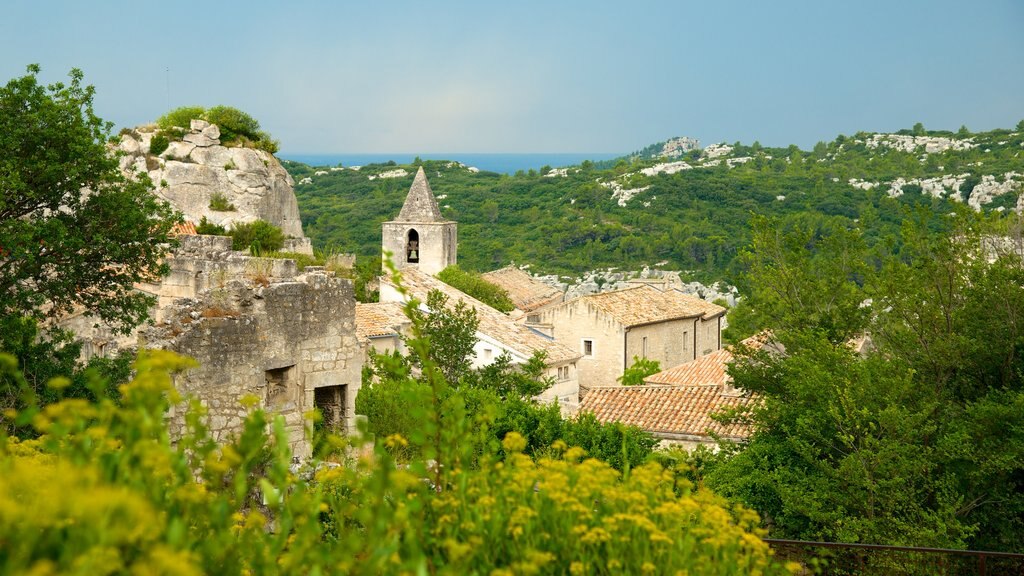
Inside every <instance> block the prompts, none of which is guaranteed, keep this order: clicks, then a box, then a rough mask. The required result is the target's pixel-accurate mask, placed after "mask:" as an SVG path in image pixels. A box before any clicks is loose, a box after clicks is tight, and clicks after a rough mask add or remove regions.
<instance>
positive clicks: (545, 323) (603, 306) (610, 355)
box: [532, 286, 725, 396]
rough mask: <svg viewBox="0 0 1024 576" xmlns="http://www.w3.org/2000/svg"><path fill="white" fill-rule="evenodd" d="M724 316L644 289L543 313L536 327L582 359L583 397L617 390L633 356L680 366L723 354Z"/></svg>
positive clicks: (705, 305)
mask: <svg viewBox="0 0 1024 576" xmlns="http://www.w3.org/2000/svg"><path fill="white" fill-rule="evenodd" d="M724 313H725V309H724V308H721V307H720V306H717V305H715V304H711V303H709V302H705V301H703V300H700V299H699V298H694V297H692V296H687V295H685V294H682V293H681V292H677V291H674V290H673V291H666V292H660V291H658V290H657V289H655V288H652V287H650V286H640V287H638V288H631V289H628V290H621V291H619V292H609V293H605V294H595V295H592V296H585V297H583V298H577V299H575V300H572V301H569V302H565V303H562V304H558V305H554V306H550V307H547V308H544V309H541V310H539V311H537V312H535V314H536V315H537V320H538V321H537V323H536V324H533V325H532V326H533V327H534V328H536V329H538V330H544V331H545V332H546V333H548V334H549V335H550V336H551V337H553V338H554V339H555V340H556V341H557V342H559V343H561V344H564V345H565V346H568V347H570V348H572V349H574V350H576V351H577V352H579V353H580V354H581V355H582V358H580V360H579V363H578V366H579V386H580V393H581V396H582V395H584V394H585V393H586V391H587V390H589V389H590V388H594V387H598V386H616V385H618V381H617V379H618V378H619V377H620V376H622V373H623V371H624V370H625V369H626V368H628V367H629V366H630V365H632V364H633V359H634V357H639V358H649V359H651V360H656V361H658V362H659V363H660V364H661V366H675V365H677V364H681V363H683V362H686V361H689V360H693V359H695V358H698V357H700V356H703V355H705V354H708V353H710V352H713V351H715V350H718V349H720V348H721V347H722V344H721V336H720V330H721V320H722V316H723V314H724Z"/></svg>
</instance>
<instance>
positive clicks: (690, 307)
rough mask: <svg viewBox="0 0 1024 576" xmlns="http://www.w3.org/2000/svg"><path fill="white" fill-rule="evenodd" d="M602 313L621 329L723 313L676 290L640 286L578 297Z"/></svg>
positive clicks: (721, 309)
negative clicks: (614, 321) (621, 327)
mask: <svg viewBox="0 0 1024 576" xmlns="http://www.w3.org/2000/svg"><path fill="white" fill-rule="evenodd" d="M581 300H583V301H584V302H586V303H587V304H589V305H591V306H593V307H595V308H597V309H599V310H602V311H603V312H605V313H606V314H608V315H610V316H611V317H612V318H614V319H615V320H617V321H618V322H619V323H621V324H622V325H623V326H638V325H641V324H650V323H652V322H662V321H665V320H675V319H677V318H694V317H697V316H701V317H704V318H709V317H711V316H716V315H718V314H722V313H724V312H725V308H722V307H721V306H719V305H718V304H712V303H711V302H707V301H705V300H701V299H700V298H697V297H696V296H690V295H688V294H683V293H682V292H680V291H678V290H666V291H664V292H662V291H660V290H658V289H657V288H653V287H651V286H647V285H643V286H637V287H636V288H627V289H625V290H617V291H615V292H604V293H601V294H591V295H589V296H584V297H582V298H581Z"/></svg>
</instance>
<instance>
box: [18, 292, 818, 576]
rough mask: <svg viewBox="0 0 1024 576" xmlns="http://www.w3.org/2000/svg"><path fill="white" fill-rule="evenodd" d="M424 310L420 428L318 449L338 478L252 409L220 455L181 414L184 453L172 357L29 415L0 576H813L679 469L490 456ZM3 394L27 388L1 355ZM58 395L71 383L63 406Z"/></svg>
mask: <svg viewBox="0 0 1024 576" xmlns="http://www.w3.org/2000/svg"><path fill="white" fill-rule="evenodd" d="M415 309H416V308H415V304H410V305H409V306H408V307H407V312H408V313H409V314H410V317H411V318H413V334H414V336H413V338H411V339H410V340H409V341H408V345H409V347H410V349H411V350H413V351H414V354H418V355H420V358H419V363H420V365H421V366H422V367H423V371H422V376H420V377H419V378H418V379H413V378H412V377H410V376H409V375H408V374H406V375H405V376H404V377H403V376H402V375H400V374H399V373H393V374H390V375H388V376H386V377H387V378H388V380H389V381H390V382H392V383H393V385H394V386H395V388H396V389H398V390H399V391H400V392H399V394H400V396H402V397H403V404H404V406H405V407H406V408H407V409H408V410H409V412H410V414H411V416H412V417H413V418H414V419H415V420H416V421H417V422H419V423H421V427H420V428H417V429H416V430H414V432H415V433H414V434H410V435H409V436H408V437H404V436H400V435H398V434H393V435H391V436H388V437H386V438H381V439H380V441H379V443H378V445H377V446H376V447H374V448H373V449H372V451H371V449H370V448H369V447H368V446H365V445H364V444H363V442H362V441H361V440H360V439H358V438H353V439H345V438H340V437H336V436H331V435H319V436H318V439H317V442H316V446H317V447H318V448H317V457H318V458H320V459H329V460H331V461H333V462H334V463H335V464H334V465H330V466H327V465H320V466H312V467H304V468H302V469H300V470H298V472H297V473H296V472H295V471H293V469H292V460H291V453H290V452H289V450H288V439H287V436H286V433H285V426H284V420H283V418H281V417H277V418H273V419H271V417H270V416H269V415H267V414H266V413H264V412H262V411H260V410H252V409H251V408H249V409H248V410H249V412H248V416H247V417H246V419H245V421H244V424H243V429H242V430H241V431H240V432H239V434H238V435H236V436H234V437H232V438H230V439H229V440H228V441H226V442H225V443H223V444H220V443H217V442H215V441H214V440H213V439H212V438H211V436H210V433H209V430H208V428H207V427H206V426H205V425H204V423H203V421H204V411H203V408H202V406H201V405H200V404H199V403H198V402H197V401H190V402H188V403H187V404H186V405H184V406H178V407H177V408H176V410H177V412H178V414H179V415H181V416H182V417H183V419H184V421H185V422H186V423H187V425H186V426H185V427H184V428H183V429H182V431H181V434H180V435H176V437H175V440H174V442H173V443H172V440H171V436H170V434H169V432H168V429H167V418H166V417H165V415H166V411H167V410H168V408H169V407H171V406H172V405H175V404H179V403H180V400H181V399H180V397H179V396H178V394H177V392H176V391H175V389H174V387H173V380H172V374H173V373H175V372H178V371H180V370H186V369H188V368H189V367H190V366H191V365H192V364H193V363H192V362H191V361H189V360H187V359H184V358H181V357H178V356H175V355H174V354H172V353H169V352H161V351H149V352H145V353H143V354H142V355H140V357H139V359H138V361H137V362H136V364H135V377H134V379H133V380H132V381H131V382H130V383H128V384H127V385H125V386H123V387H122V388H121V397H120V401H119V402H114V401H112V400H111V399H109V398H106V397H100V398H98V399H80V400H63V401H60V402H57V403H55V404H52V405H50V406H48V407H46V408H45V409H39V408H38V407H37V406H36V405H35V404H34V403H32V402H31V401H30V402H28V403H27V406H26V407H25V408H24V409H23V410H21V411H19V412H18V413H16V414H13V417H14V419H16V420H17V421H19V422H25V423H30V425H31V426H32V427H33V429H34V433H35V434H38V435H39V438H38V440H30V441H19V440H17V439H15V438H10V437H2V441H0V470H3V472H4V473H3V474H0V509H2V510H4V514H3V516H2V517H0V540H2V541H3V542H5V543H6V545H5V554H2V555H0V571H2V572H4V573H44V572H47V571H49V572H56V573H68V574H96V573H110V572H119V571H123V572H126V573H127V572H131V573H175V574H190V575H191V574H204V573H206V574H208V573H216V574H239V575H240V574H311V573H312V574H327V573H344V574H386V573H414V572H419V573H438V574H473V573H480V574H483V573H487V574H517V573H550V574H584V573H596V574H612V573H620V572H622V573H631V574H641V573H657V572H658V571H667V572H671V573H676V572H683V571H686V572H689V573H695V574H710V575H726V574H729V575H739V574H751V573H760V574H766V575H773V574H785V573H793V572H795V571H796V570H797V569H798V567H797V566H795V565H792V566H786V567H783V566H780V565H779V564H777V563H776V562H774V561H773V560H772V558H771V553H770V551H769V549H768V546H767V545H766V544H765V543H764V542H762V541H761V540H760V539H759V538H758V537H757V534H760V533H761V532H760V531H759V530H758V529H757V528H756V526H755V524H756V522H757V516H756V514H753V513H752V512H750V511H748V510H745V509H743V508H740V507H736V506H732V505H729V504H728V503H727V502H725V501H724V500H722V499H720V498H718V497H716V496H714V495H713V494H711V493H710V492H709V491H707V490H700V491H694V487H693V485H692V484H691V483H690V482H689V481H688V480H686V479H685V478H684V477H682V476H680V475H678V474H677V473H676V472H677V471H676V470H675V469H668V470H666V469H663V468H662V467H661V466H659V465H658V464H654V463H650V464H645V465H642V466H639V467H635V468H630V467H628V466H626V467H624V470H623V471H622V472H619V471H617V470H615V469H613V468H611V467H609V466H608V465H607V464H606V463H604V462H601V461H600V460H597V459H593V458H585V457H584V456H585V453H584V451H583V450H582V449H580V448H578V447H570V444H569V443H566V442H561V441H556V442H554V443H553V444H552V445H551V446H549V447H548V449H547V450H546V453H545V454H544V455H540V456H536V457H531V456H528V455H526V454H525V453H524V450H525V449H526V448H527V441H526V439H525V438H523V437H522V436H521V435H519V434H517V433H515V432H511V433H508V434H506V435H505V436H504V437H503V439H502V441H501V442H500V443H497V442H496V441H490V440H487V439H488V438H489V435H488V433H487V422H488V421H489V416H488V414H487V412H484V413H482V414H481V415H479V416H472V417H471V416H469V415H468V413H467V411H466V407H467V406H468V403H467V394H465V393H464V392H463V391H460V390H456V391H451V390H450V389H449V388H450V387H449V386H448V384H447V382H446V380H445V379H444V376H443V375H442V373H441V372H440V371H439V370H437V367H436V365H434V364H433V362H432V361H431V359H430V344H429V338H428V337H426V336H425V335H424V334H422V331H421V328H422V326H421V325H420V324H419V321H418V318H417V316H415V312H414V311H415ZM0 375H3V377H5V378H8V379H10V380H13V381H16V382H18V383H19V385H20V386H21V387H23V388H28V385H27V383H26V382H25V380H24V378H23V376H22V375H21V374H20V373H19V372H18V371H17V369H16V364H15V363H14V361H13V359H12V358H11V357H9V356H7V355H3V354H0ZM62 386H63V383H62V382H61V381H59V380H58V381H54V382H53V384H52V386H51V387H52V388H54V389H59V388H61V387H62ZM97 388H98V389H100V388H102V385H101V386H97ZM255 402H256V400H255V399H253V398H249V399H245V400H243V406H250V407H251V406H252V405H253V404H254V403H255ZM11 416H12V415H11V414H10V413H5V416H4V417H5V418H8V417H11ZM586 433H587V437H591V435H592V434H593V431H592V430H587V431H586ZM402 446H407V447H409V448H410V451H409V452H410V454H413V455H414V457H412V458H411V459H410V460H409V461H408V462H407V463H406V464H404V465H401V466H399V465H398V463H397V462H396V461H395V460H394V458H392V457H391V455H390V453H389V450H393V449H394V448H396V447H402ZM350 447H352V448H355V450H354V451H353V452H347V450H348V449H349V448H350ZM349 453H351V454H362V455H361V456H359V457H355V456H349V455H347V454H349ZM321 461H322V460H321ZM112 567H116V569H114V568H112Z"/></svg>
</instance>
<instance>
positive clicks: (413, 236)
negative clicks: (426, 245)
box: [405, 230, 420, 264]
mask: <svg viewBox="0 0 1024 576" xmlns="http://www.w3.org/2000/svg"><path fill="white" fill-rule="evenodd" d="M405 261H406V262H408V263H410V264H418V263H419V261H420V235H419V233H418V232H416V231H415V230H409V239H408V241H406V243H405Z"/></svg>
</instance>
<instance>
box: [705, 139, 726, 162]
mask: <svg viewBox="0 0 1024 576" xmlns="http://www.w3.org/2000/svg"><path fill="white" fill-rule="evenodd" d="M731 152H732V146H730V145H728V144H725V143H724V142H723V143H721V144H709V145H708V147H707V148H705V149H704V151H703V152H701V157H702V158H707V159H709V160H711V159H714V158H718V157H719V156H725V155H727V154H729V153H731Z"/></svg>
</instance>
